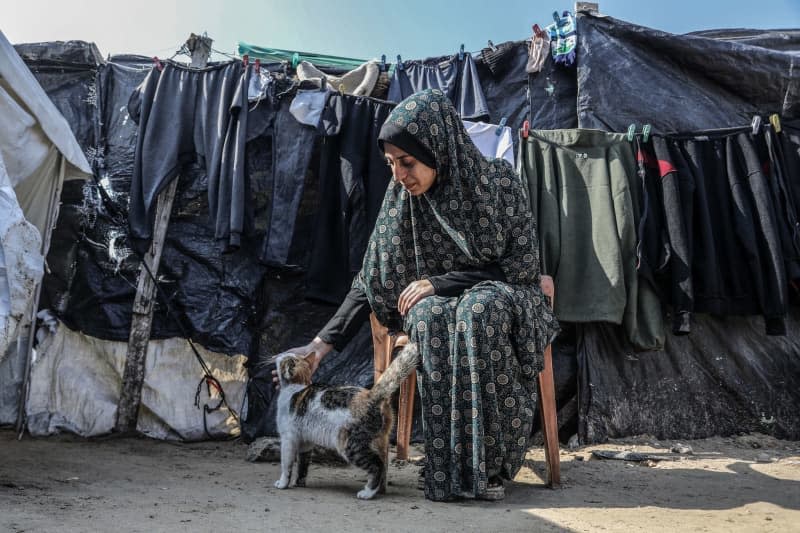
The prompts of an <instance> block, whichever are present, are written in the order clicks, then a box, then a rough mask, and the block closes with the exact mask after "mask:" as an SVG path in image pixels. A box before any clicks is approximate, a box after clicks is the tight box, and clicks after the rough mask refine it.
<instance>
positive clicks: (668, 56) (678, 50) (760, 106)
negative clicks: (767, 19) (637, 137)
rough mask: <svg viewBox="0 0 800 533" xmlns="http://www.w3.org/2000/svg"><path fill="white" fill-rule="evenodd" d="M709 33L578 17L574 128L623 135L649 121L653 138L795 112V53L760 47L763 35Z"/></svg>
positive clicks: (799, 101)
mask: <svg viewBox="0 0 800 533" xmlns="http://www.w3.org/2000/svg"><path fill="white" fill-rule="evenodd" d="M712 35H715V34H713V33H712ZM767 35H769V34H767ZM716 36H717V37H721V38H713V39H712V38H709V37H704V36H701V35H682V36H676V35H673V34H670V33H666V32H663V31H658V30H654V29H651V28H646V27H643V26H637V25H635V24H631V23H628V22H624V21H621V20H617V19H614V18H612V17H600V16H594V15H588V14H582V15H580V16H579V17H578V69H577V80H578V99H577V111H578V124H579V126H580V127H581V128H595V129H602V130H605V131H616V132H624V131H626V130H627V128H628V126H629V125H630V124H632V123H637V124H639V125H640V126H639V129H641V124H642V123H649V124H650V125H651V126H652V128H653V133H657V132H658V133H671V132H688V131H697V130H708V129H721V128H727V127H737V126H744V125H747V124H750V121H751V120H752V118H753V115H757V114H758V115H764V116H766V115H769V114H772V113H778V114H780V115H782V116H783V117H797V116H799V115H800V69H798V68H797V61H798V60H797V55H795V54H794V53H789V52H786V51H781V50H774V49H770V48H765V47H764V46H766V45H768V44H774V42H775V41H774V40H773V39H767V38H766V36H765V35H762V36H761V38H760V39H759V40H753V41H751V42H755V43H757V44H758V46H756V45H752V44H744V43H747V40H746V39H734V40H727V39H730V38H732V37H735V36H734V35H731V34H726V33H724V32H723V33H718V34H716ZM722 37H724V38H726V40H723V39H722ZM775 37H778V36H773V38H775ZM793 42H797V39H796V38H795V40H794V41H793ZM792 46H793V45H792ZM795 50H800V48H796V49H795ZM610 73H613V75H609V74H610Z"/></svg>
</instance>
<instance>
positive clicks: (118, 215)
mask: <svg viewBox="0 0 800 533" xmlns="http://www.w3.org/2000/svg"><path fill="white" fill-rule="evenodd" d="M97 170H99V169H95V172H93V173H92V174H93V176H92V177H93V179H94V181H95V183H96V185H97V188H98V190H99V191H100V197H101V199H102V202H103V204H104V205H105V206H106V208H108V210H109V212H110V214H111V218H112V220H114V221H115V222H117V223H118V224H119V225H122V226H124V227H127V228H128V237H129V238H130V228H129V226H128V225H127V223H126V221H125V217H124V216H123V214H122V212H121V210H120V209H119V208H118V207H117V205H116V204H115V203H114V200H113V199H112V198H111V197H110V196H109V195H108V192H107V191H106V190H105V188H104V187H103V186H102V185H100V183H98V180H97ZM175 179H177V178H175ZM131 248H132V249H133V250H134V253H136V255H137V256H138V257H139V260H140V261H141V262H142V265H144V268H145V270H146V271H147V274H148V275H149V276H150V279H151V280H152V281H153V285H154V286H155V287H156V290H157V291H158V294H159V296H161V299H162V301H163V302H164V303H165V304H166V308H167V315H168V316H169V317H170V318H171V319H172V320H173V321H174V322H175V323H176V324H177V325H178V328H179V329H180V330H181V334H182V335H183V337H184V338H185V339H186V340H187V341H188V342H189V347H190V348H191V349H192V352H193V353H194V356H195V358H196V359H197V362H198V363H199V364H200V368H201V369H202V370H203V377H202V378H201V379H200V382H199V383H198V384H197V390H196V392H195V396H194V405H195V407H197V408H198V409H199V408H200V391H201V390H202V387H203V383H205V384H206V390H207V393H208V395H209V396H211V387H212V386H213V387H214V388H215V389H216V390H217V391H219V396H220V400H219V402H218V403H217V405H215V406H213V407H209V405H208V404H205V405H204V406H203V430H204V431H205V433H206V435H208V437H209V438H210V439H214V436H213V435H211V433H210V432H209V431H208V422H207V415H208V414H209V413H213V412H214V411H218V410H219V409H221V408H222V407H223V406H225V407H227V408H228V411H230V413H231V415H232V416H233V418H234V420H236V424H237V425H238V426H239V427H240V430H241V420H240V418H239V413H238V412H237V411H236V410H235V409H234V408H233V407H231V406H230V404H229V403H228V400H227V398H226V396H225V389H224V388H223V387H222V384H221V383H220V382H219V380H217V378H215V377H214V376H213V375H212V374H211V369H210V368H209V367H208V364H207V363H206V362H205V360H204V359H203V357H202V356H201V355H200V352H199V351H198V350H197V347H196V346H195V345H194V342H193V341H192V339H191V337H190V335H189V333H188V331H187V330H186V328H185V327H184V325H183V322H181V321H180V320H179V319H178V317H177V316H176V314H175V313H174V311H173V309H172V306H171V305H170V301H169V298H168V297H167V295H166V294H165V293H164V290H163V289H162V288H161V285H159V283H158V280H157V279H156V277H155V275H154V274H153V272H152V271H151V270H150V266H149V265H148V264H147V261H145V259H144V256H143V255H142V254H141V253H139V251H138V250H136V249H135V247H131ZM233 438H236V437H233Z"/></svg>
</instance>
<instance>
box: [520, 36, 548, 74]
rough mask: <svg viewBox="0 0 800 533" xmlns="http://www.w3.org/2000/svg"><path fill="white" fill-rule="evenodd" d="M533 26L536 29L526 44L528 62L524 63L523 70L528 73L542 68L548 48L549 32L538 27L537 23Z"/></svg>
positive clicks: (533, 72) (534, 72)
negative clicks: (529, 41)
mask: <svg viewBox="0 0 800 533" xmlns="http://www.w3.org/2000/svg"><path fill="white" fill-rule="evenodd" d="M534 28H535V29H536V30H538V31H535V33H534V35H533V36H532V37H531V44H530V45H529V46H528V62H527V63H526V64H525V72H527V73H528V74H536V73H537V72H539V71H541V70H542V67H543V66H544V60H545V59H546V58H547V52H548V51H549V50H550V33H549V32H545V31H542V30H540V29H538V28H539V26H538V25H536V26H534Z"/></svg>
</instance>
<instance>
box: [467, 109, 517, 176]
mask: <svg viewBox="0 0 800 533" xmlns="http://www.w3.org/2000/svg"><path fill="white" fill-rule="evenodd" d="M462 122H463V123H464V127H465V128H466V129H467V133H469V138H470V139H472V142H473V143H475V146H477V147H478V150H480V151H481V153H482V154H483V155H485V156H486V157H496V158H498V159H505V160H506V161H508V162H509V163H511V166H512V167H513V166H514V141H513V135H512V133H511V128H509V127H508V126H498V125H496V124H487V123H486V122H470V121H469V120H462Z"/></svg>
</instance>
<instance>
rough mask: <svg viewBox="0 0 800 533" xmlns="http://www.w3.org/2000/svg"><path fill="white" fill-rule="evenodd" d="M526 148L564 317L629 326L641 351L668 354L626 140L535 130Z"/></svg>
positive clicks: (545, 258) (534, 205) (524, 159)
mask: <svg viewBox="0 0 800 533" xmlns="http://www.w3.org/2000/svg"><path fill="white" fill-rule="evenodd" d="M520 149H521V153H520V157H521V169H522V177H523V180H525V181H526V182H527V185H528V190H529V195H530V196H529V198H530V201H531V210H532V212H533V215H534V217H535V219H536V221H537V228H538V230H539V242H540V248H541V264H542V273H543V274H549V275H551V276H553V278H554V280H555V285H556V287H557V290H558V297H557V298H556V299H555V312H556V316H557V317H558V319H559V320H561V321H565V322H598V321H600V322H611V323H614V324H622V325H623V328H624V330H625V333H626V335H627V337H628V339H629V340H630V342H631V343H632V344H633V346H635V347H636V348H637V349H639V350H658V349H661V348H663V346H664V327H663V317H662V313H661V304H660V302H659V300H658V297H657V295H656V293H655V290H654V288H653V287H651V285H650V283H649V282H648V281H647V280H646V279H645V278H644V277H642V276H640V275H639V273H638V272H637V269H636V244H637V236H636V228H637V223H638V220H637V213H639V212H640V209H639V203H638V202H639V199H638V198H635V197H634V195H633V194H632V187H631V182H632V181H634V180H636V162H635V160H634V154H633V149H632V148H631V144H630V142H628V141H627V139H626V137H625V135H623V134H616V133H605V132H601V131H597V130H551V131H545V130H536V131H533V130H532V131H530V134H529V136H528V137H527V138H526V139H523V144H522V146H521V147H520Z"/></svg>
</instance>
